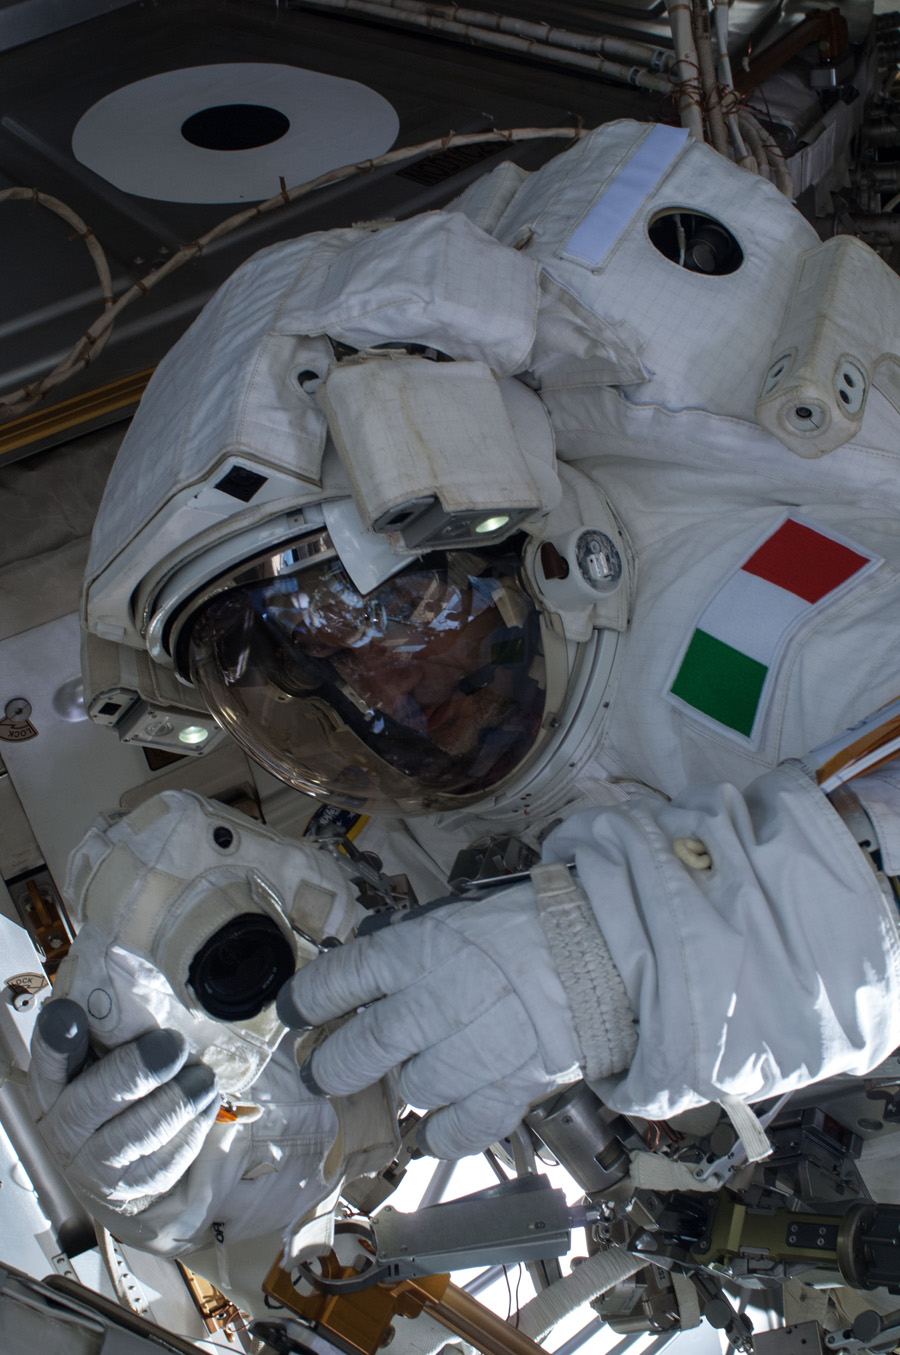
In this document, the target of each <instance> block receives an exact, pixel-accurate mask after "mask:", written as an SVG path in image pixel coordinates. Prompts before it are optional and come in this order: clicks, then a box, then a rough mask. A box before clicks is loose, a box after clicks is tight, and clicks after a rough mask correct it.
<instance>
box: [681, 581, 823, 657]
mask: <svg viewBox="0 0 900 1355" xmlns="http://www.w3.org/2000/svg"><path fill="white" fill-rule="evenodd" d="M811 606H812V603H810V602H806V601H805V600H804V599H803V598H798V597H797V595H796V594H795V593H788V592H787V591H786V589H784V588H779V587H778V584H777V583H769V581H768V579H761V578H759V577H758V575H756V574H748V573H746V571H745V570H743V569H739V570H738V571H737V573H736V574H733V575H732V576H731V578H730V579H729V580H728V582H727V583H725V584H724V585H723V586H722V588H721V589H720V591H719V592H718V593H717V594H716V596H715V597H714V598H713V600H712V602H711V603H710V604H709V606H708V607H707V608H706V610H705V611H704V613H703V615H702V616H701V618H700V620H699V621H698V622H697V625H698V627H699V628H700V630H705V631H706V632H707V634H709V635H714V636H715V637H716V639H717V640H721V641H722V643H723V644H726V645H731V647H732V649H739V650H740V651H741V652H742V653H744V654H749V656H750V658H751V659H757V660H758V661H759V662H760V663H764V664H766V665H768V664H770V663H771V662H772V660H773V659H774V657H775V655H776V654H777V652H778V646H779V644H780V643H781V640H782V637H783V636H784V633H785V631H786V630H788V628H789V627H790V626H792V625H793V624H794V622H795V621H796V620H797V618H798V617H800V616H802V615H803V613H804V612H808V611H809V609H810V607H811Z"/></svg>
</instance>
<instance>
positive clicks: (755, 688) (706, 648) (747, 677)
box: [672, 630, 769, 738]
mask: <svg viewBox="0 0 900 1355" xmlns="http://www.w3.org/2000/svg"><path fill="white" fill-rule="evenodd" d="M768 671H769V669H768V667H767V665H766V664H764V663H760V662H759V661H758V660H757V659H751V658H750V656H749V655H748V654H742V653H741V652H740V650H738V649H732V647H731V645H726V644H724V643H723V642H722V641H721V640H717V639H716V638H715V636H714V635H707V633H706V631H703V630H695V631H694V634H693V636H692V638H691V643H690V644H689V645H688V650H687V653H686V654H685V656H684V659H683V661H682V664H681V667H680V668H679V670H678V676H677V677H676V678H675V681H674V682H673V683H672V695H673V696H679V697H680V698H681V700H682V701H686V702H687V704H688V705H689V706H693V707H694V709H695V710H699V711H702V712H703V714H704V715H708V716H709V717H710V718H711V719H713V720H718V722H719V723H720V724H723V725H727V727H728V728H729V729H734V730H736V731H737V733H738V734H745V735H746V736H747V737H748V738H749V736H750V732H751V730H752V729H753V721H754V720H755V718H756V710H757V707H758V706H759V699H760V697H761V695H762V689H763V684H764V682H765V680H766V674H767V673H768Z"/></svg>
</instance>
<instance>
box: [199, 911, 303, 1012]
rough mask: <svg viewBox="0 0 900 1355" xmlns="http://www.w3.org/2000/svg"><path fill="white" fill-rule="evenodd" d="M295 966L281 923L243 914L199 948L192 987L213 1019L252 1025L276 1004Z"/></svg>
mask: <svg viewBox="0 0 900 1355" xmlns="http://www.w3.org/2000/svg"><path fill="white" fill-rule="evenodd" d="M294 967H295V966H294V952H293V950H292V949H291V946H290V943H289V942H288V940H287V938H286V937H285V935H284V933H283V932H282V930H281V928H280V927H279V926H278V924H277V923H276V922H274V921H273V920H272V918H270V917H265V916H264V915H263V914H260V913H242V914H241V916H240V917H236V918H233V919H232V921H231V922H226V923H225V926H224V927H220V928H219V930H218V931H217V932H215V933H214V934H213V935H212V936H211V937H210V938H209V940H208V941H206V942H205V943H204V944H203V945H202V946H201V947H200V949H199V950H198V951H197V954H196V955H195V956H194V958H193V960H192V961H191V965H190V969H189V970H188V983H189V984H190V986H191V988H192V989H193V990H194V993H195V994H196V997H197V1001H198V1002H199V1003H200V1005H201V1007H202V1008H203V1010H204V1011H206V1012H208V1013H209V1015H210V1016H215V1017H217V1018H218V1020H220V1021H249V1020H250V1019H251V1018H252V1017H254V1016H256V1015H258V1013H259V1012H261V1011H262V1009H263V1007H266V1006H268V1004H269V1003H270V1002H274V1001H275V998H276V996H277V994H278V990H279V989H280V988H281V987H282V985H283V984H285V983H287V981H288V979H289V978H290V977H291V975H292V974H293V972H294Z"/></svg>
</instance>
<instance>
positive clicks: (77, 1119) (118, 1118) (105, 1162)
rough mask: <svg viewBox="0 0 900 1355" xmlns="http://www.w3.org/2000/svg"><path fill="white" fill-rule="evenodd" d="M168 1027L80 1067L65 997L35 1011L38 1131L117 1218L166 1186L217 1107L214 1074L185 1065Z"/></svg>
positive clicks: (83, 1051) (82, 1044) (81, 1043)
mask: <svg viewBox="0 0 900 1355" xmlns="http://www.w3.org/2000/svg"><path fill="white" fill-rule="evenodd" d="M188 1053H189V1051H188V1046H187V1042H186V1040H185V1038H184V1036H183V1035H181V1034H180V1033H179V1032H177V1031H174V1030H152V1031H149V1032H148V1033H147V1034H145V1035H141V1036H140V1037H139V1038H138V1039H136V1040H132V1041H131V1042H130V1043H128V1044H123V1045H119V1046H118V1048H116V1049H113V1050H111V1051H110V1052H109V1053H108V1054H104V1055H103V1057H102V1058H101V1059H99V1060H98V1062H96V1063H94V1064H92V1065H91V1066H89V1067H83V1065H84V1063H85V1060H86V1059H87V1057H88V1018H87V1014H86V1013H85V1012H84V1010H83V1009H82V1008H81V1007H80V1006H79V1005H78V1004H77V1003H76V1002H71V1001H69V999H67V998H62V999H57V1000H56V1001H52V1002H49V1003H48V1004H47V1005H46V1006H45V1007H44V1009H43V1010H42V1012H41V1013H40V1015H39V1017H38V1019H37V1023H36V1025H35V1029H34V1036H33V1038H32V1042H31V1067H30V1069H29V1072H28V1098H29V1103H30V1106H31V1111H32V1114H33V1116H34V1119H35V1123H36V1124H37V1127H38V1131H39V1133H40V1135H41V1138H42V1139H43V1140H44V1143H45V1144H46V1146H47V1149H48V1151H49V1152H50V1154H51V1156H52V1157H53V1158H54V1160H55V1161H56V1162H57V1163H58V1165H59V1166H60V1168H61V1169H62V1171H63V1172H64V1173H65V1175H66V1178H67V1180H68V1181H69V1182H70V1184H71V1185H72V1186H73V1187H74V1188H76V1189H79V1190H80V1191H81V1192H82V1193H86V1194H87V1195H88V1196H90V1197H91V1198H92V1199H93V1200H96V1201H99V1202H101V1203H102V1204H105V1205H106V1206H107V1207H109V1208H111V1209H114V1210H116V1211H117V1212H121V1213H123V1214H136V1213H139V1212H140V1211H141V1210H143V1209H145V1208H146V1207H147V1206H148V1205H149V1204H151V1203H152V1202H153V1201H154V1200H156V1199H158V1198H159V1196H160V1195H163V1194H165V1192H166V1191H168V1190H171V1189H172V1187H173V1186H174V1185H176V1183H177V1182H178V1181H179V1180H180V1179H181V1177H182V1176H183V1175H184V1173H185V1172H186V1171H187V1170H188V1168H189V1167H190V1165H191V1163H192V1162H193V1161H194V1159H195V1158H196V1157H197V1154H198V1153H199V1152H200V1149H201V1148H202V1146H203V1143H204V1141H205V1139H206V1136H207V1134H208V1132H209V1130H210V1128H211V1126H212V1124H213V1122H214V1121H215V1118H216V1114H217V1111H218V1107H219V1096H218V1092H217V1088H216V1080H215V1076H214V1074H213V1073H212V1071H211V1070H210V1069H209V1068H207V1067H206V1066H205V1065H204V1064H202V1063H192V1064H188V1063H187V1058H188Z"/></svg>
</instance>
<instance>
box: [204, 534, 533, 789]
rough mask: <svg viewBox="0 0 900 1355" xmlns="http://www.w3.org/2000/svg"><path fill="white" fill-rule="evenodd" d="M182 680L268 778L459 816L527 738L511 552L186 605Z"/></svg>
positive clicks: (337, 571) (521, 596)
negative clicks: (370, 583)
mask: <svg viewBox="0 0 900 1355" xmlns="http://www.w3.org/2000/svg"><path fill="white" fill-rule="evenodd" d="M188 662H189V668H190V674H191V679H192V681H193V682H194V683H195V684H196V686H197V687H198V688H199V690H200V692H201V694H202V695H203V697H204V700H205V701H206V702H207V703H208V705H209V707H210V710H211V711H212V712H213V714H214V715H215V716H216V718H217V719H218V720H219V722H220V723H221V724H222V725H224V726H225V728H226V729H228V730H229V732H230V733H231V734H232V735H233V736H234V738H235V739H236V740H237V742H238V743H240V744H241V745H242V746H243V747H244V748H245V749H246V751H247V752H248V753H249V754H250V755H251V756H252V757H254V758H255V759H256V760H257V761H258V762H260V763H262V765H263V766H265V767H266V768H267V769H268V770H270V771H272V772H273V773H274V774H275V775H277V776H279V777H281V778H282V779H283V780H285V781H288V782H289V783H290V784H291V785H293V786H295V787H297V789H298V790H302V791H305V792H306V793H307V794H310V795H314V796H316V797H317V798H319V799H323V800H328V801H330V802H332V803H337V804H343V805H346V806H348V807H350V808H354V809H365V810H367V811H368V812H372V811H376V812H378V811H380V812H386V813H397V812H399V813H402V814H410V813H416V812H418V813H422V812H426V811H430V810H431V811H433V810H435V809H438V808H449V807H452V806H454V805H458V803H459V800H460V797H465V796H475V795H477V794H479V793H483V792H485V791H487V790H489V789H490V788H491V787H492V786H494V785H496V784H497V783H498V782H499V781H501V780H502V779H504V778H505V777H507V776H508V775H510V774H511V773H512V772H514V771H515V770H516V769H517V768H518V767H519V766H520V765H521V763H522V762H523V760H524V759H525V758H526V757H527V755H528V754H529V752H530V751H531V749H532V747H533V746H534V743H535V741H536V739H537V737H538V734H539V731H540V727H541V720H542V717H543V713H544V703H545V697H546V691H545V687H546V680H545V664H544V653H543V646H542V641H541V621H540V614H539V612H538V610H537V608H536V607H535V605H534V603H533V601H532V600H531V598H530V596H529V595H528V593H527V592H526V590H525V587H524V585H523V583H522V580H521V575H520V569H519V562H518V558H517V556H516V554H515V553H514V552H511V551H510V550H509V549H508V548H507V549H505V550H500V551H499V552H491V551H483V552H480V551H457V552H453V553H443V552H441V553H436V554H433V555H429V556H426V557H424V559H422V560H416V561H414V562H413V563H411V564H410V565H409V566H407V568H406V569H404V570H403V571H402V572H401V573H399V574H396V575H394V576H393V577H392V578H390V579H388V580H386V581H385V582H384V583H382V584H380V585H379V586H378V587H377V588H375V589H374V590H373V591H372V592H370V593H367V594H365V595H363V594H361V593H360V592H359V591H358V590H357V589H356V587H355V586H354V585H353V583H352V582H351V580H350V578H349V576H348V575H347V573H346V571H345V570H344V568H343V567H342V565H341V564H340V561H338V560H334V559H332V560H328V561H325V562H320V563H316V564H313V565H311V566H310V567H308V568H305V569H302V570H299V571H298V572H296V573H295V574H292V575H290V576H287V577H284V576H282V577H280V578H278V579H272V580H269V581H267V582H262V583H253V584H244V585H241V586H238V587H234V588H231V589H229V590H228V591H227V592H223V593H219V594H217V595H215V596H214V597H212V598H211V599H210V600H209V601H208V602H206V603H205V604H203V606H202V607H201V608H200V610H199V612H198V614H197V617H196V618H195V620H194V623H193V626H192V627H191V631H190V639H189V658H188Z"/></svg>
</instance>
